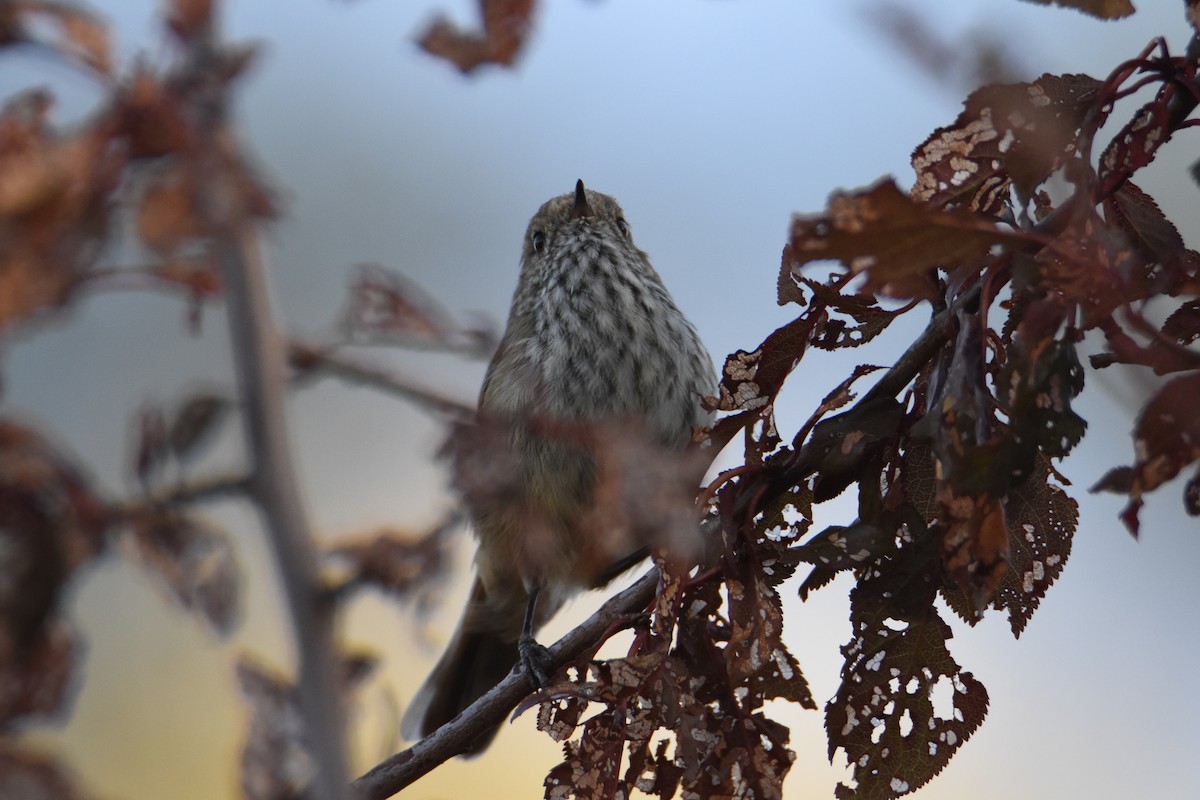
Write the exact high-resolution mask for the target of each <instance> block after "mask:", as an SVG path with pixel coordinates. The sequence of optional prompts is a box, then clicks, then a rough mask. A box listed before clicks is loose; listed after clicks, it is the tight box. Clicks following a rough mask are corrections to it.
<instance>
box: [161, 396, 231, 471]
mask: <svg viewBox="0 0 1200 800" xmlns="http://www.w3.org/2000/svg"><path fill="white" fill-rule="evenodd" d="M232 406H233V404H232V403H231V402H230V400H229V398H227V397H225V396H223V395H219V394H214V393H211V392H200V393H198V394H195V395H193V396H191V397H189V398H188V399H187V400H185V401H184V402H183V403H182V404H181V405H180V407H179V409H178V410H177V411H176V412H175V418H174V419H173V420H172V421H171V426H170V432H169V433H168V435H167V439H168V441H169V442H170V445H171V450H172V451H173V452H174V453H175V457H176V458H178V459H180V460H181V461H183V460H187V459H191V458H195V457H196V455H197V453H198V451H199V450H201V448H203V447H204V446H206V445H208V444H209V443H211V442H212V440H213V437H214V436H215V435H216V431H217V429H218V427H219V425H220V423H221V421H222V420H223V419H224V418H225V415H226V414H227V413H229V411H230V409H231V408H232Z"/></svg>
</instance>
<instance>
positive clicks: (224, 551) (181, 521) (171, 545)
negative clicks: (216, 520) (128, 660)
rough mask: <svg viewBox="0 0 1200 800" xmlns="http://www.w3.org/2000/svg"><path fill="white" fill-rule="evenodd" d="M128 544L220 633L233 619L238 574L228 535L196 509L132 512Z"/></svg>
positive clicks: (227, 629)
mask: <svg viewBox="0 0 1200 800" xmlns="http://www.w3.org/2000/svg"><path fill="white" fill-rule="evenodd" d="M130 533H131V537H130V544H131V545H132V547H133V551H134V553H135V554H136V555H137V557H138V559H139V560H140V562H141V563H142V566H143V567H144V568H145V569H146V571H147V572H148V573H149V574H150V575H151V576H152V577H153V578H155V579H156V582H157V584H158V585H159V586H161V587H162V588H163V589H164V590H166V592H167V593H168V595H169V596H170V597H171V598H172V599H173V600H175V602H177V603H178V604H179V605H180V606H182V607H183V608H185V609H187V610H188V611H192V612H194V613H196V614H197V615H198V616H199V617H200V618H201V619H202V620H203V621H204V622H205V623H207V624H208V626H209V628H211V629H212V631H213V632H214V633H216V634H217V635H219V636H227V635H228V634H229V633H230V632H231V631H232V629H233V626H234V623H235V622H236V621H237V612H238V609H239V601H240V595H241V589H240V584H241V573H240V570H239V569H238V565H237V561H236V559H235V556H234V552H233V547H232V545H231V544H230V542H229V537H228V536H227V535H226V534H225V532H224V531H222V530H220V529H218V528H216V527H214V526H213V525H211V524H210V523H207V522H205V521H203V520H201V519H200V518H199V517H198V516H196V515H195V514H188V513H184V512H182V511H178V510H174V509H169V508H162V509H155V510H152V511H147V512H144V513H141V514H138V515H136V516H134V517H133V518H132V520H131V527H130Z"/></svg>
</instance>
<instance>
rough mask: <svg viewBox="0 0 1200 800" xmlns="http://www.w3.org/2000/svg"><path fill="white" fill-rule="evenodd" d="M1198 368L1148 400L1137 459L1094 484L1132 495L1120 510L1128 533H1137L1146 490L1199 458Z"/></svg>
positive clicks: (1099, 488)
mask: <svg viewBox="0 0 1200 800" xmlns="http://www.w3.org/2000/svg"><path fill="white" fill-rule="evenodd" d="M1198 396H1200V373H1191V374H1187V375H1181V376H1180V377H1178V378H1174V379H1173V380H1171V381H1168V382H1167V383H1166V384H1165V385H1164V386H1163V387H1162V388H1161V389H1159V390H1158V392H1157V393H1155V395H1154V396H1153V397H1151V398H1150V400H1149V401H1148V402H1147V403H1146V405H1145V407H1144V408H1143V409H1142V413H1141V415H1140V416H1139V417H1138V421H1137V425H1136V427H1135V428H1134V434H1133V440H1134V448H1135V450H1136V452H1137V461H1136V462H1134V464H1133V466H1132V467H1122V468H1118V469H1116V470H1113V471H1111V472H1109V473H1108V474H1107V475H1105V476H1104V477H1103V478H1102V479H1101V480H1100V482H1099V483H1097V484H1096V485H1095V486H1093V487H1092V491H1093V492H1098V491H1112V492H1119V493H1122V494H1128V495H1129V505H1128V506H1126V508H1125V511H1124V512H1123V514H1122V519H1123V520H1124V521H1125V525H1126V527H1128V528H1129V532H1130V533H1132V534H1133V535H1134V536H1137V534H1138V527H1139V525H1138V517H1137V512H1138V510H1139V509H1140V508H1141V505H1142V495H1143V494H1144V493H1146V492H1149V491H1153V490H1154V489H1157V488H1158V487H1159V486H1161V485H1163V484H1164V483H1166V482H1167V481H1169V480H1171V479H1172V478H1174V477H1175V476H1176V475H1178V474H1179V472H1180V470H1182V469H1183V468H1185V467H1187V466H1188V465H1189V464H1191V463H1192V462H1193V461H1196V460H1197V459H1200V415H1198V414H1196V411H1195V409H1196V398H1197V397H1198Z"/></svg>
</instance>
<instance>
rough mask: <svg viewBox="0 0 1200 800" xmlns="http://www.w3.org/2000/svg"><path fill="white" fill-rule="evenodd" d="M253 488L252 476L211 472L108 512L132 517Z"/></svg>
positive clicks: (121, 503) (118, 504)
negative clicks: (251, 483) (149, 511)
mask: <svg viewBox="0 0 1200 800" xmlns="http://www.w3.org/2000/svg"><path fill="white" fill-rule="evenodd" d="M250 489H251V485H250V476H248V475H242V474H236V475H225V474H222V475H209V476H207V477H205V478H200V479H198V480H194V481H186V482H182V483H176V484H172V485H171V486H168V487H167V488H165V489H163V490H161V491H157V492H153V493H150V494H146V495H143V496H141V497H136V498H133V499H130V500H124V501H118V502H114V503H111V504H110V505H109V506H108V513H109V514H110V515H112V516H114V517H117V518H129V517H132V516H135V515H136V514H138V513H139V512H142V511H146V510H152V509H156V508H161V507H163V506H173V505H178V504H180V503H203V502H208V501H212V500H221V499H223V498H225V497H229V496H234V495H241V494H245V493H246V492H249V491H250Z"/></svg>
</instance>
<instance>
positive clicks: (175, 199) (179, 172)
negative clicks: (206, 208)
mask: <svg viewBox="0 0 1200 800" xmlns="http://www.w3.org/2000/svg"><path fill="white" fill-rule="evenodd" d="M196 191H197V188H196V185H195V182H194V179H193V176H192V175H191V174H189V172H188V171H187V170H185V169H184V168H182V167H180V166H177V167H175V168H172V169H170V170H168V171H167V172H165V173H163V174H161V175H159V176H158V177H157V178H156V179H155V180H154V181H153V182H152V183H151V184H150V185H149V186H147V187H146V190H145V192H143V194H142V198H141V201H140V202H139V203H138V209H137V222H136V224H137V234H138V238H140V239H141V240H142V242H143V243H144V244H145V245H146V246H147V247H149V248H150V249H151V250H153V251H155V252H156V253H159V254H160V255H168V254H170V253H171V252H173V251H174V250H175V249H176V248H178V247H179V246H180V245H182V244H183V243H184V242H186V241H187V240H188V239H191V238H192V237H195V236H199V235H200V234H201V233H202V231H203V226H202V224H201V221H200V217H199V215H198V213H197V206H196Z"/></svg>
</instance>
